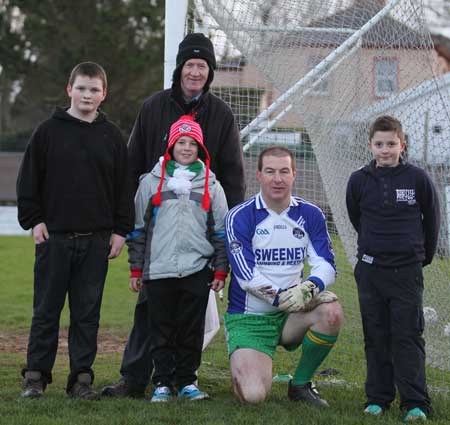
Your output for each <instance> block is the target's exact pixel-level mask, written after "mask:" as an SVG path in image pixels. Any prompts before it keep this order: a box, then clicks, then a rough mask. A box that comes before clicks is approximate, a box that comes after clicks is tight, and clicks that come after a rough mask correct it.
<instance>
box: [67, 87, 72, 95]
mask: <svg viewBox="0 0 450 425" xmlns="http://www.w3.org/2000/svg"><path fill="white" fill-rule="evenodd" d="M66 91H67V95H68V96H69V97H70V96H71V94H72V86H71V85H70V84H67V87H66Z"/></svg>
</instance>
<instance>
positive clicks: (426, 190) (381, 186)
mask: <svg viewBox="0 0 450 425" xmlns="http://www.w3.org/2000/svg"><path fill="white" fill-rule="evenodd" d="M346 201H347V210H348V214H349V217H350V221H351V222H352V225H353V227H354V228H355V230H356V231H357V232H358V254H357V255H358V258H359V259H360V260H361V259H362V260H363V261H366V262H368V263H372V264H374V265H381V266H386V267H400V266H404V265H407V264H412V263H418V262H421V263H422V264H423V265H427V264H430V263H431V261H432V259H433V256H434V253H435V251H436V246H437V241H438V233H439V225H440V209H439V199H438V196H437V193H436V189H435V187H434V185H433V182H432V181H431V179H430V178H429V176H428V175H427V174H426V172H425V171H424V170H422V169H421V168H418V167H415V166H414V165H411V164H408V163H403V162H401V163H400V164H399V165H398V166H396V167H378V168H377V167H376V166H375V161H372V162H371V163H370V164H368V165H366V166H365V167H363V168H361V169H359V170H357V171H355V172H354V173H353V174H352V175H351V176H350V179H349V182H348V186H347V196H346ZM363 257H364V258H363Z"/></svg>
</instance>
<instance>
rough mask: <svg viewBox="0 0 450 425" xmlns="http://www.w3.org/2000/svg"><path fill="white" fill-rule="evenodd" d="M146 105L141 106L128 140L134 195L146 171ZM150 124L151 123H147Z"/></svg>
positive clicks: (132, 191)
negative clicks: (140, 178)
mask: <svg viewBox="0 0 450 425" xmlns="http://www.w3.org/2000/svg"><path fill="white" fill-rule="evenodd" d="M144 116H145V114H144V105H143V106H142V107H141V109H140V111H139V114H138V116H137V118H136V121H135V123H134V127H133V130H132V131H131V135H130V138H129V140H128V164H129V173H130V179H131V180H130V181H131V187H130V189H131V193H132V195H134V194H135V193H136V191H137V188H138V186H139V177H140V176H141V175H142V174H143V173H144V172H145V144H146V143H147V139H148V137H147V135H146V131H147V130H146V125H145V123H144V119H143V117H144ZM146 124H147V125H149V123H148V122H147V123H146Z"/></svg>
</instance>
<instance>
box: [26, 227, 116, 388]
mask: <svg viewBox="0 0 450 425" xmlns="http://www.w3.org/2000/svg"><path fill="white" fill-rule="evenodd" d="M109 237H110V233H108V232H99V233H94V234H92V235H89V236H82V237H73V235H70V234H51V235H50V238H49V239H48V240H47V241H46V242H43V243H41V244H38V245H36V261H35V266H34V299H33V319H32V322H31V330H30V337H29V342H28V354H27V368H26V369H25V370H33V371H40V372H41V373H42V374H43V377H44V380H45V381H46V382H47V383H51V381H52V375H51V371H52V369H53V365H54V363H55V357H56V352H57V349H58V334H59V320H60V316H61V310H62V309H63V307H64V302H65V298H66V294H68V295H69V307H70V327H69V341H68V342H69V358H70V375H69V378H68V385H67V389H70V388H71V386H72V385H73V383H74V382H75V380H76V377H77V375H78V374H79V373H81V372H87V373H89V374H90V375H91V377H92V379H93V378H94V374H93V371H92V369H91V366H92V364H93V362H94V360H95V355H96V353H97V331H98V326H99V320H100V306H101V302H102V295H103V287H104V284H105V278H106V273H107V270H108V253H109Z"/></svg>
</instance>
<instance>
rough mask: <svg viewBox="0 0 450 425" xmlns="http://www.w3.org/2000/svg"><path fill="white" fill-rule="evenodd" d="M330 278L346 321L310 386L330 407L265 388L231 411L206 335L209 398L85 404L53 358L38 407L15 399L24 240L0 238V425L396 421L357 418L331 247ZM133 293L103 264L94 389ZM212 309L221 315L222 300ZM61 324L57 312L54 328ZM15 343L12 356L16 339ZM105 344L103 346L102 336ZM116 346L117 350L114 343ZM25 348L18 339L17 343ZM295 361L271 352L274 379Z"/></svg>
mask: <svg viewBox="0 0 450 425" xmlns="http://www.w3.org/2000/svg"><path fill="white" fill-rule="evenodd" d="M335 249H336V253H337V264H338V265H339V271H340V277H339V279H338V282H337V283H336V285H335V286H334V290H335V291H336V292H337V293H338V295H339V296H340V299H341V302H342V304H343V306H344V311H345V313H346V324H345V326H344V329H343V330H342V332H341V335H340V339H339V341H338V343H337V345H336V347H335V349H334V350H333V351H332V353H331V354H330V356H329V357H328V359H327V360H326V363H325V364H323V365H322V367H321V368H320V369H321V370H324V369H327V368H333V369H335V370H337V371H338V374H336V375H332V376H329V377H327V378H322V377H318V378H317V384H318V386H319V387H320V389H321V393H322V395H323V397H324V398H325V399H327V400H328V401H329V403H330V404H331V409H328V410H327V411H318V410H317V409H314V408H311V407H308V406H304V405H303V404H296V403H292V402H289V401H288V400H287V396H286V392H287V384H286V383H283V382H282V383H274V385H273V391H272V394H271V397H270V399H269V400H268V401H267V402H266V403H264V404H262V405H258V406H240V405H239V404H238V403H237V402H236V401H235V400H234V398H233V395H232V393H231V385H230V375H229V370H228V360H227V354H226V348H225V343H224V337H223V330H221V332H220V333H219V334H218V335H217V336H216V338H215V340H214V341H213V343H212V344H211V345H210V346H209V347H208V349H207V350H206V352H205V353H204V356H203V364H202V367H201V369H200V376H199V380H200V385H201V387H202V388H204V389H205V390H207V391H208V392H209V393H210V395H211V396H212V400H210V401H205V402H197V403H189V402H183V401H174V402H171V403H169V404H167V405H156V406H155V405H154V404H150V403H149V402H147V401H140V400H108V399H105V400H101V401H99V402H86V401H80V400H72V399H69V398H68V397H67V396H66V395H65V393H64V386H65V379H66V376H67V373H68V358H67V354H65V353H62V354H58V356H57V360H56V365H55V368H54V383H53V384H52V385H50V386H49V387H48V389H47V391H46V393H45V397H44V398H43V399H41V400H21V399H20V397H19V394H20V385H21V377H20V374H19V373H20V369H21V368H22V367H23V366H24V363H25V353H24V352H23V348H24V342H23V340H24V339H26V336H27V332H28V327H29V324H30V320H31V315H32V295H33V280H32V274H33V261H34V246H33V243H32V240H31V239H30V238H27V237H5V236H3V237H0V267H1V270H3V274H2V276H3V278H2V280H1V283H0V285H1V288H0V289H1V290H0V308H1V317H2V320H1V324H0V342H1V345H2V347H3V349H2V351H0V371H1V373H0V400H1V402H0V424H8V425H25V424H33V425H34V424H43V425H44V424H45V425H52V424H66V423H70V424H71V425H76V424H83V425H86V424H91V423H96V424H105V425H106V424H108V425H113V424H146V425H147V424H149V423H160V424H180V425H181V424H183V425H184V424H210V423H211V424H299V423H301V424H306V425H308V424H327V425H329V424H361V423H363V422H364V423H369V424H370V423H383V424H391V423H392V424H393V423H399V422H400V421H401V414H400V412H399V410H398V405H397V404H396V405H394V406H393V407H392V409H390V411H388V412H387V413H386V414H385V415H384V416H383V418H381V419H377V418H367V417H364V415H363V414H362V406H363V403H364V391H363V382H364V373H365V367H364V356H363V348H362V336H361V332H360V324H359V315H358V312H357V310H356V309H355V302H356V299H355V297H356V295H355V291H354V288H353V286H352V285H353V283H352V282H350V281H348V277H347V278H345V276H348V274H349V272H350V266H349V265H348V263H347V262H346V260H345V258H344V257H343V254H342V249H341V248H340V247H339V244H338V243H336V244H335ZM135 300H136V295H135V294H132V293H131V292H130V291H129V289H128V268H127V263H126V255H124V254H122V256H121V257H120V258H119V259H117V260H114V261H112V262H111V264H110V270H109V273H108V279H107V284H106V288H105V294H104V300H103V307H102V317H101V328H100V329H101V332H100V333H101V335H102V336H103V337H104V338H106V337H105V334H108V335H110V336H117V337H118V338H117V339H114V338H112V340H111V341H110V346H111V344H117V347H116V348H117V350H116V351H117V352H113V350H108V351H106V352H100V353H99V355H98V356H97V360H96V363H95V365H94V369H95V372H96V381H95V384H94V387H95V388H96V389H101V387H102V386H103V385H105V384H107V383H110V382H112V381H115V380H116V379H117V378H118V377H119V372H118V371H119V367H120V361H121V350H122V348H123V341H124V340H125V338H126V334H127V332H128V331H129V329H130V327H131V324H132V317H133V310H134V303H135ZM218 303H219V308H220V310H221V312H223V311H224V309H225V301H224V302H223V303H220V302H218ZM67 324H68V315H67V311H66V310H65V311H64V312H63V315H62V319H61V327H62V328H63V329H64V328H66V327H67ZM18 335H19V336H21V337H22V348H21V350H22V351H20V352H17V351H18V343H17V341H16V339H15V337H16V336H18ZM110 339H111V338H110ZM117 341H119V342H117ZM25 342H26V341H25ZM298 356H299V354H298V352H297V353H287V352H285V351H283V350H281V349H280V350H279V352H278V353H277V359H276V362H275V364H274V375H276V374H287V373H292V371H293V370H294V368H295V364H296V361H297V359H298ZM428 376H429V378H430V380H432V381H437V382H447V383H448V382H450V375H449V374H448V372H445V373H444V372H442V371H438V370H434V369H432V368H429V370H428ZM432 395H433V403H434V411H435V412H434V416H433V422H432V423H434V424H442V425H443V424H448V422H449V421H448V415H450V395H449V393H448V392H447V393H445V392H443V393H433V394H432Z"/></svg>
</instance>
